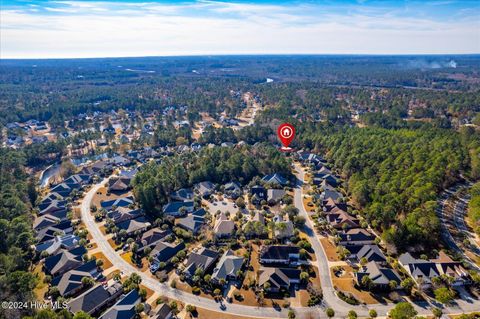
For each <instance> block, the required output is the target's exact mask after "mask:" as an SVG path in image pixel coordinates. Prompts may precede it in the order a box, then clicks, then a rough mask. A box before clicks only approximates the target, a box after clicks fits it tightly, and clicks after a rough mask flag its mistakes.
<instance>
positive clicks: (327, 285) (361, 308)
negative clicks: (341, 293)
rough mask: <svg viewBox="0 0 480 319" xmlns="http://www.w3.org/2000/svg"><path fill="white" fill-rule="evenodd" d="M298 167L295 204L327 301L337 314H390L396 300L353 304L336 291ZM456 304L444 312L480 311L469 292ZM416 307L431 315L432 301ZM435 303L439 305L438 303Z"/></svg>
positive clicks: (478, 304)
mask: <svg viewBox="0 0 480 319" xmlns="http://www.w3.org/2000/svg"><path fill="white" fill-rule="evenodd" d="M295 169H296V170H297V172H298V174H296V176H297V185H296V188H295V198H294V203H295V206H296V207H297V208H298V209H299V213H300V214H301V215H303V216H304V217H305V219H306V223H305V232H306V233H307V235H308V236H309V238H310V243H311V244H312V248H313V250H314V252H315V256H316V257H317V267H318V270H319V273H320V280H321V286H322V291H323V301H324V304H326V305H327V306H328V307H331V308H333V309H334V310H335V316H336V317H337V316H342V317H344V316H346V315H347V313H348V311H350V310H355V312H356V313H357V314H358V316H359V317H369V315H368V312H369V310H370V309H375V310H376V311H377V314H378V316H379V317H384V316H386V315H387V312H388V311H389V310H391V309H392V308H393V307H395V304H393V303H385V304H380V303H379V304H369V305H358V306H352V305H349V304H347V303H346V302H344V301H343V300H341V299H339V298H338V297H337V296H336V295H335V289H334V288H333V284H332V279H331V277H330V271H329V265H328V259H327V257H326V254H325V251H324V249H323V246H322V244H321V243H320V240H319V239H318V236H317V235H316V234H315V231H314V226H313V222H312V220H311V219H310V217H309V216H308V213H307V211H306V210H305V207H304V206H303V200H302V185H303V184H304V181H305V179H304V178H305V172H304V171H303V169H302V168H301V167H300V165H298V164H296V165H295ZM455 302H456V304H455V305H453V306H452V307H445V308H443V312H444V313H448V314H461V313H464V312H466V313H468V312H473V311H478V310H479V309H480V301H479V300H473V299H471V298H470V297H468V296H462V299H457V300H455ZM413 306H414V307H415V310H417V312H418V315H431V314H432V312H431V310H430V308H431V307H432V305H430V304H429V303H428V302H421V303H416V304H413ZM435 306H437V307H438V306H439V305H438V304H437V305H435Z"/></svg>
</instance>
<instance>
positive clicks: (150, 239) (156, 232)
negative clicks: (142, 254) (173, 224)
mask: <svg viewBox="0 0 480 319" xmlns="http://www.w3.org/2000/svg"><path fill="white" fill-rule="evenodd" d="M171 234H172V231H171V230H169V229H167V230H162V229H160V228H158V227H157V228H152V229H150V230H147V231H146V232H144V233H143V234H142V236H141V237H140V240H139V241H138V246H139V248H138V250H139V251H143V250H144V249H145V248H146V247H150V248H152V247H154V246H155V245H156V244H157V243H159V242H160V241H162V240H164V239H165V238H166V237H167V236H169V235H171Z"/></svg>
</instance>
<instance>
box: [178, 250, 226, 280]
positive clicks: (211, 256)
mask: <svg viewBox="0 0 480 319" xmlns="http://www.w3.org/2000/svg"><path fill="white" fill-rule="evenodd" d="M218 255H219V254H218V252H216V251H213V250H210V249H207V248H205V247H202V248H201V249H200V250H199V251H198V252H193V253H191V254H190V255H189V257H188V259H187V262H186V264H185V269H184V270H183V273H184V274H185V276H186V277H187V278H191V277H193V276H194V275H195V271H196V270H197V269H202V271H203V272H204V273H208V272H209V271H210V270H212V269H213V266H214V265H215V262H216V261H217V259H218Z"/></svg>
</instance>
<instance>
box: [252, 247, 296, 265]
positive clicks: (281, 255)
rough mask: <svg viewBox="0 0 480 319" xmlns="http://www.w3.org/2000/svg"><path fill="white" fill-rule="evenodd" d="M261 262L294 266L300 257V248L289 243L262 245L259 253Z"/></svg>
mask: <svg viewBox="0 0 480 319" xmlns="http://www.w3.org/2000/svg"><path fill="white" fill-rule="evenodd" d="M259 258H260V263H261V264H285V265H292V266H296V265H297V264H298V261H299V259H300V248H299V247H297V246H289V245H269V246H263V247H262V249H261V250H260V254H259Z"/></svg>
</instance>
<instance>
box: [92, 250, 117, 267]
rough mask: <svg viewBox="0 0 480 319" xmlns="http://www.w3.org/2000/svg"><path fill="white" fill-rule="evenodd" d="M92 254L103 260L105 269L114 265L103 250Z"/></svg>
mask: <svg viewBox="0 0 480 319" xmlns="http://www.w3.org/2000/svg"><path fill="white" fill-rule="evenodd" d="M92 256H93V257H95V258H96V259H101V260H103V266H102V267H103V269H108V268H110V267H112V266H113V265H112V263H111V262H110V260H108V259H107V257H105V255H104V254H103V253H102V252H98V253H94V254H93V255H92Z"/></svg>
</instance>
